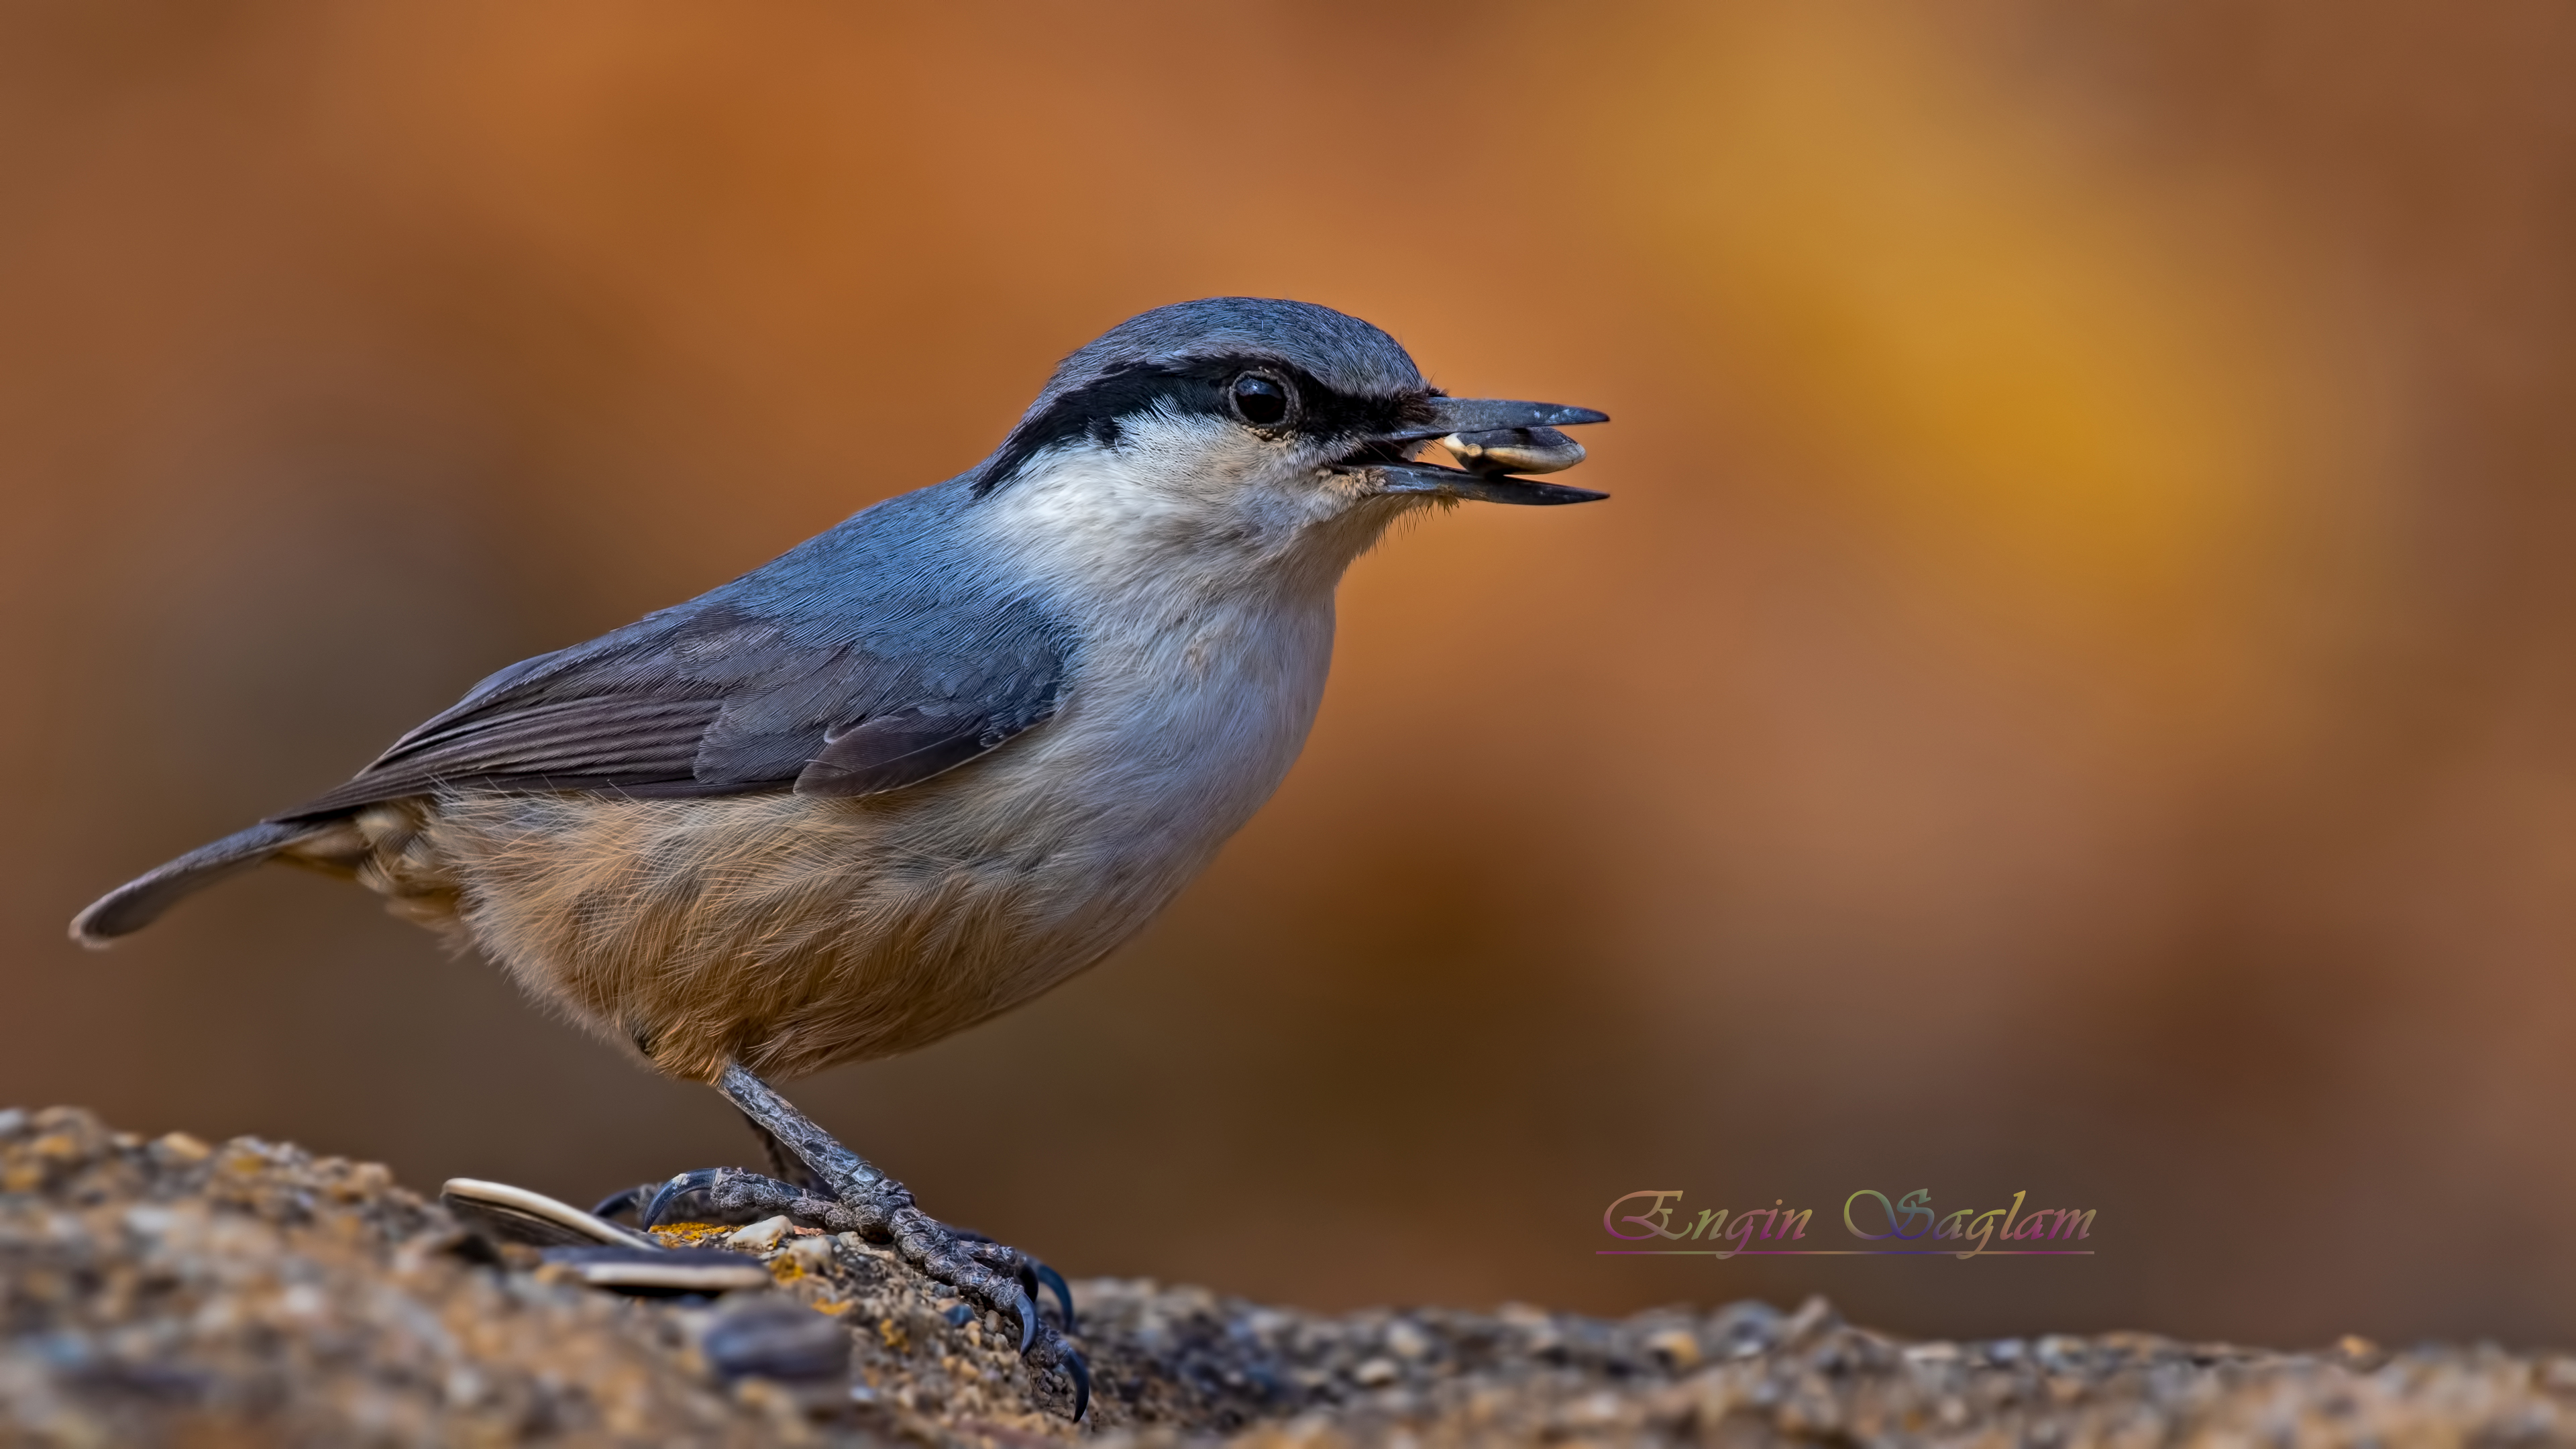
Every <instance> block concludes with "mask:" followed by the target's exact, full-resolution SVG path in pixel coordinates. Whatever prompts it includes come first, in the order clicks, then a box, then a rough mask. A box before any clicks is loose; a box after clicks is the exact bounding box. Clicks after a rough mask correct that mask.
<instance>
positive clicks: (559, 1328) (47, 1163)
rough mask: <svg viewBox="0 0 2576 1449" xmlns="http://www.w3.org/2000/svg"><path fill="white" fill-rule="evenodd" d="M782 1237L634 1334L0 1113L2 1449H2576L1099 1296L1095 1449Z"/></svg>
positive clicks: (1817, 1329) (235, 1173) (248, 1147)
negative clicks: (1058, 1445)
mask: <svg viewBox="0 0 2576 1449" xmlns="http://www.w3.org/2000/svg"><path fill="white" fill-rule="evenodd" d="M779 1227H780V1225H778V1224H775V1223H773V1224H770V1225H768V1227H767V1230H766V1231H762V1230H759V1229H754V1230H753V1231H751V1232H749V1233H747V1234H745V1236H746V1237H747V1238H749V1239H750V1240H752V1242H753V1243H755V1244H762V1245H761V1246H745V1247H741V1248H736V1249H734V1251H738V1252H742V1253H745V1254H747V1255H749V1256H751V1257H753V1258H755V1259H757V1260H759V1261H760V1262H762V1263H763V1264H765V1266H766V1267H767V1269H768V1271H769V1275H770V1278H771V1281H772V1284H773V1286H772V1287H770V1288H768V1289H764V1290H756V1291H744V1292H734V1293H727V1294H725V1295H723V1296H722V1297H720V1298H716V1299H713V1300H707V1299H701V1298H666V1299H641V1298H629V1297H623V1296H619V1295H617V1294H612V1293H606V1292H602V1291H599V1290H597V1289H592V1288H586V1287H583V1286H581V1285H580V1284H579V1282H577V1281H576V1275H575V1271H574V1269H573V1268H572V1266H571V1265H569V1264H568V1263H565V1262H562V1261H548V1260H547V1259H546V1258H544V1257H543V1256H542V1255H541V1254H540V1253H538V1252H537V1251H536V1250H534V1249H530V1248H526V1247H520V1246H516V1245H495V1244H492V1243H490V1242H488V1241H486V1240H485V1239H483V1238H481V1237H478V1236H476V1235H475V1234H473V1233H471V1232H468V1231H466V1230H465V1229H464V1228H463V1227H462V1226H460V1225H459V1224H458V1223H457V1222H456V1221H455V1220H454V1219H453V1218H451V1217H450V1216H449V1215H448V1214H447V1213H446V1212H445V1211H444V1210H442V1209H441V1208H440V1207H438V1206H437V1205H436V1204H435V1203H434V1202H430V1201H426V1200H424V1199H423V1198H422V1197H421V1196H420V1195H418V1194H416V1193H413V1192H410V1191H408V1190H406V1189H404V1188H402V1187H401V1186H399V1185H397V1184H396V1183H395V1182H394V1180H393V1176H392V1174H391V1173H390V1172H388V1171H387V1170H386V1169H385V1168H383V1167H381V1166H378V1165H376V1164H374V1163H355V1162H347V1161H343V1160H341V1159H338V1158H317V1157H313V1156H310V1155H308V1154H306V1153H304V1152H303V1151H301V1150H299V1149H296V1148H293V1147H288V1146H282V1145H278V1144H273V1143H267V1142H262V1141H259V1140H257V1139H253V1138H237V1139H235V1140H233V1141H231V1142H226V1143H223V1144H220V1145H209V1144H207V1143H203V1142H199V1141H196V1140H195V1139H192V1138H189V1137H186V1136H184V1135H182V1134H177V1133H173V1134H171V1135H169V1136H165V1137H161V1138H158V1139H153V1140H148V1141H147V1140H145V1139H143V1138H140V1137H136V1136H133V1135H131V1134H125V1133H117V1132H112V1131H110V1130H109V1129H108V1128H106V1127H105V1126H103V1125H101V1124H100V1123H99V1122H98V1121H97V1120H96V1119H95V1118H93V1117H91V1116H89V1115H88V1114H86V1113H83V1112H79V1111H76V1110H71V1109H65V1108H54V1109H49V1110H46V1111H41V1112H25V1111H18V1110H0V1444H15V1443H28V1444H71V1445H90V1444H97V1445H111V1444H114V1445H123V1444H171V1443H176V1444H190V1445H198V1444H203V1445H243V1444H272V1443H288V1444H306V1443H309V1444H330V1445H341V1444H373V1443H388V1444H507V1443H516V1442H521V1441H548V1442H565V1443H630V1442H631V1443H652V1444H745V1445H749V1444H770V1443H783V1444H793V1443H816V1444H843V1443H876V1442H886V1441H901V1442H907V1443H914V1444H935V1445H945V1444H1022V1445H1025V1444H1033V1443H1041V1442H1044V1441H1051V1440H1066V1439H1074V1438H1097V1439H1104V1440H1112V1441H1118V1442H1134V1443H1181V1442H1192V1443H1195V1442H1207V1441H1218V1440H1230V1441H1234V1442H1239V1443H1246V1444H1316V1445H1326V1444H1332V1445H1338V1444H1354V1445H1358V1444H1390V1445H1393V1444H1408V1445H1417V1446H1431V1445H1445V1444H1467V1443H1487V1442H1514V1443H1518V1442H1540V1441H1545V1442H1551V1443H1603V1444H1611V1443H1723V1444H1746V1445H1751V1444H1763V1443H1775V1442H1788V1441H1796V1442H1820V1443H1821V1442H1832V1443H1836V1444H1891V1445H1896V1444H1925V1445H1931V1444H1978V1445H1988V1444H1997V1445H2000V1444H2008V1443H2009V1444H2019V1443H2033V1444H2047V1445H2073V1444H2092V1443H2113V1444H2120V1445H2139V1446H2144V1445H2150V1444H2163V1443H2181V1442H2186V1441H2190V1442H2205V1443H2212V1444H2221V1443H2223V1444H2228V1445H2256V1444H2281V1445H2310V1444H2319V1445H2322V1444H2340V1443H2374V1444H2390V1445H2397V1444H2414V1443H2423V1444H2446V1445H2447V1444H2460V1443H2467V1442H2478V1443H2508V1442H2558V1441H2570V1442H2576V1357H2568V1356H2563V1355H2558V1354H2537V1355H2520V1354H2508V1353H2504V1352H2502V1351H2500V1350H2496V1349H2491V1348H2472V1349H2441V1348H2428V1349H2421V1350H2415V1351H2411V1352H2406V1353H2400V1354H2388V1353H2383V1352H2381V1351H2379V1350H2377V1349H2375V1348H2373V1347H2371V1346H2370V1345H2368V1344H2365V1343H2362V1342H2360V1341H2359V1340H2346V1341H2345V1342H2344V1343H2343V1344H2342V1345H2339V1346H2338V1347H2336V1348H2334V1349H2331V1350H2327V1351H2324V1352H2320V1353H2310V1354H2295V1353H2273V1352H2267V1351H2263V1350H2256V1349H2245V1348H2236V1347H2230V1346H2226V1345H2213V1344H2184V1343H2176V1342H2172V1341H2170V1340H2166V1339H2160V1338H2155V1337H2151V1336H2148V1335H2143V1334H2116V1335H2109V1336H2105V1337H2099V1338H2072V1337H2047V1338H2039V1339H2031V1340H2020V1339H2009V1340H2002V1341H1997V1342H1990V1343H1920V1342H1905V1341H1900V1340H1897V1339H1893V1338H1889V1337H1887V1336H1885V1335H1882V1334H1876V1333H1872V1332H1870V1331H1868V1330H1866V1329H1860V1328H1854V1327H1852V1326H1850V1325H1848V1324H1845V1323H1843V1322H1842V1321H1841V1319H1840V1318H1839V1317H1837V1316H1836V1315H1835V1313H1834V1312H1833V1310H1832V1309H1831V1308H1830V1307H1828V1306H1827V1305H1826V1304H1825V1303H1824V1302H1823V1301H1822V1300H1814V1301H1810V1302H1809V1303H1808V1304H1806V1305H1805V1306H1804V1307H1802V1308H1799V1309H1797V1310H1796V1311H1795V1312H1790V1313H1783V1312H1780V1311H1778V1310H1776V1309H1774V1308H1771V1307H1769V1306H1767V1305H1764V1304H1760V1303H1737V1304H1731V1305H1728V1306H1726V1307H1723V1308H1719V1309H1716V1310H1714V1311H1711V1312H1707V1313H1695V1312H1689V1311H1682V1310H1672V1311H1666V1312H1657V1313H1648V1314H1641V1315H1639V1316H1637V1317H1635V1318H1631V1319H1627V1320H1624V1321H1621V1322H1605V1321H1602V1320H1598V1319H1587V1318H1580V1317H1575V1316H1573V1315H1569V1314H1552V1313H1547V1312H1543V1311H1541V1310H1538V1309H1534V1308H1518V1307H1508V1308H1504V1309H1502V1310H1499V1311H1497V1312H1493V1313H1465V1312H1456V1311H1452V1310H1446V1309H1419V1310H1408V1311H1403V1312H1389V1311H1375V1312H1368V1313H1358V1314H1351V1315H1348V1316H1343V1317H1320V1316H1316V1315H1311V1314H1305V1313H1297V1312H1291V1311H1287V1310H1282V1309H1275V1308H1265V1307H1262V1306H1260V1305H1257V1304H1252V1303H1246V1302H1242V1301H1240V1300H1236V1299H1229V1298H1223V1297H1219V1296H1217V1295H1215V1294H1212V1293H1208V1292H1205V1291H1203V1290H1198V1289H1191V1288H1166V1287H1158V1286H1157V1285H1154V1284H1152V1283H1147V1282H1142V1281H1119V1280H1110V1279H1103V1280H1097V1281H1093V1282H1089V1283H1083V1284H1078V1285H1076V1287H1075V1294H1076V1301H1077V1304H1078V1306H1079V1308H1080V1311H1081V1314H1082V1324H1081V1333H1080V1334H1079V1335H1078V1336H1077V1339H1076V1341H1077V1342H1078V1343H1079V1344H1080V1345H1081V1346H1082V1348H1083V1349H1084V1351H1085V1352H1086V1353H1087V1354H1088V1355H1089V1356H1090V1359H1091V1363H1092V1366H1093V1371H1094V1376H1095V1380H1096V1393H1095V1396H1094V1399H1093V1403H1092V1409H1091V1413H1090V1415H1089V1417H1088V1418H1087V1419H1086V1420H1085V1422H1084V1423H1083V1424H1081V1425H1079V1426H1076V1425H1073V1424H1071V1423H1068V1422H1067V1421H1066V1420H1065V1419H1063V1418H1062V1417H1061V1416H1060V1414H1058V1413H1053V1412H1049V1403H1048V1402H1041V1401H1039V1400H1038V1399H1035V1398H1033V1397H1032V1392H1033V1391H1032V1388H1031V1386H1030V1384H1029V1381H1028V1378H1027V1376H1026V1375H1025V1374H1024V1373H1022V1371H1021V1369H1020V1365H1019V1362H1018V1359H1017V1357H1016V1356H1015V1355H1014V1354H1013V1353H1012V1352H1011V1348H1010V1346H1011V1344H1012V1343H1013V1342H1014V1341H1015V1335H1014V1334H1013V1333H1012V1331H1011V1327H1010V1325H1008V1324H1005V1323H1002V1322H999V1321H995V1320H991V1319H986V1318H979V1317H978V1316H977V1315H976V1314H974V1313H973V1312H972V1311H971V1310H969V1309H967V1308H966V1307H965V1306H964V1305H962V1304H959V1303H957V1302H956V1301H955V1300H954V1298H953V1297H951V1296H950V1295H949V1294H947V1293H946V1292H945V1291H944V1290H942V1289H940V1288H939V1287H938V1286H937V1285H935V1284H931V1283H929V1282H927V1281H926V1280H924V1279H922V1278H920V1277H919V1276H918V1275H917V1274H914V1273H913V1272H912V1271H911V1270H909V1269H908V1268H906V1267H905V1266H904V1265H903V1264H901V1263H900V1262H899V1261H897V1260H896V1259H895V1258H894V1257H893V1256H892V1255H891V1254H889V1253H888V1252H886V1251H884V1250H882V1249H880V1248H877V1247H874V1246H871V1245H869V1244H867V1243H864V1242H861V1241H859V1240H858V1239H857V1238H856V1237H855V1236H853V1235H848V1234H844V1235H841V1236H839V1237H826V1236H823V1235H821V1234H817V1233H806V1232H796V1231H788V1232H781V1231H779ZM735 1231H736V1229H735V1227H734V1226H733V1225H710V1224H698V1225H682V1226H679V1227H677V1228H675V1229H673V1230H670V1231H668V1232H666V1233H665V1234H663V1237H664V1238H665V1240H666V1241H668V1242H671V1243H672V1244H674V1245H675V1246H677V1245H689V1246H698V1247H722V1246H725V1245H726V1244H727V1241H728V1239H729V1238H730V1237H731V1236H732V1235H733V1234H734V1233H735Z"/></svg>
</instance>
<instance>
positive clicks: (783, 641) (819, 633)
mask: <svg viewBox="0 0 2576 1449" xmlns="http://www.w3.org/2000/svg"><path fill="white" fill-rule="evenodd" d="M757 579H758V576H754V578H753V579H752V580H745V581H743V582H744V583H753V582H755V581H756V580H757ZM773 582H774V581H773ZM952 592H953V593H955V594H957V595H959V596H958V597H950V598H941V597H939V596H937V595H935V594H930V595H924V596H920V597H911V598H903V599H889V598H887V597H884V596H883V593H882V591H878V594H877V596H876V597H873V598H872V597H870V596H869V595H868V594H867V593H864V592H863V593H860V594H858V595H857V596H856V597H855V598H848V597H844V598H842V599H840V601H839V602H838V603H836V604H835V605H832V606H830V607H825V606H822V605H818V604H817V603H816V597H815V594H814V593H813V592H812V591H809V590H806V589H803V588H790V589H786V590H783V591H782V590H780V589H777V588H774V587H772V588H765V589H764V588H743V587H739V586H737V587H730V588H728V589H721V590H718V591H716V592H715V593H712V594H709V595H706V596H705V597H703V598H701V599H699V600H697V601H695V602H693V603H690V604H685V605H682V606H681V607H679V608H677V609H672V610H666V611H664V612H663V613H661V614H656V615H653V616H651V617H649V618H647V619H645V620H643V621H641V622H639V623H637V624H633V625H630V626H628V627H627V628H625V629H621V630H618V631H617V632H615V633H613V634H608V635H605V636H602V637H601V638H599V639H596V640H593V641H592V642H591V643H589V644H584V645H579V646H576V647H574V648H572V649H567V650H564V651H562V652H561V653H557V654H549V655H544V656H541V657H539V658H536V659H531V660H528V661H526V662H524V663H521V664H517V665H514V666H512V667H511V668H509V669H505V670H503V671H501V672H500V673H499V674H496V675H494V676H492V677H491V678H490V679H487V680H485V681H484V682H483V683H481V684H479V685H477V686H475V688H474V689H473V691H472V692H470V693H468V694H467V695H466V697H465V698H464V699H462V700H460V701H458V702H457V704H456V705H455V707H453V708H451V709H449V710H448V711H447V712H446V713H444V714H441V715H439V716H438V717H437V718H435V719H432V720H430V721H429V722H428V723H427V724H424V725H422V726H421V727H420V728H418V729H416V730H413V731H412V732H411V733H410V734H407V735H405V736H403V737H402V738H401V739H400V740H398V741H396V742H395V743H394V746H393V748H392V749H390V750H387V751H386V752H385V753H384V755H383V756H382V757H381V758H379V759H378V760H376V761H375V763H373V764H371V765H369V766H367V767H366V768H365V769H364V770H362V771H360V772H359V773H358V775H357V777H356V778H354V779H352V780H351V781H349V783H348V784H346V785H343V786H341V787H340V788H338V789H336V790H333V791H331V792H330V793H329V794H326V795H323V796H321V797H320V798H318V799H315V800H312V801H309V802H307V803H306V804H304V805H302V806H300V807H298V808H297V809H295V810H293V811H290V812H288V813H287V814H284V815H280V816H276V817H274V818H275V819H276V820H279V821H286V822H293V821H303V820H312V819H317V818H321V817H324V816H330V815H336V814H342V813H345V812H347V811H349V810H351V809H354V808H356V807H358V806H361V805H368V804H373V803H375V802H377V801H382V800H393V799H399V798H401V797H403V796H406V795H419V794H425V793H428V792H430V791H432V790H437V789H441V788H454V787H478V788H487V789H529V790H597V791H604V792H616V793H621V794H625V795H630V796H642V797H654V796H664V797H668V796H704V795H735V794H748V793H752V792H756V791H764V790H780V789H788V788H793V789H795V790H796V791H797V792H798V793H800V794H807V795H842V796H851V795H870V794H876V793H879V792H882V791H887V790H895V789H901V788H902V787H904V786H906V785H911V784H915V783H917V782H919V781H922V780H926V779H928V778H930V777H931V776H933V775H936V774H939V773H941V772H942V771H945V770H948V769H952V768H954V767H956V766H958V765H961V764H963V763H965V762H966V761H968V760H970V759H973V758H974V757H975V756H977V755H980V754H982V753H983V752H984V751H986V750H989V749H992V748H994V747H995V746H997V745H999V744H1001V743H1002V742H1003V741H1005V740H1007V739H1010V738H1011V737H1012V736H1014V735H1016V734H1018V733H1020V732H1021V731H1023V730H1026V729H1028V728H1029V727H1030V726H1032V725H1035V724H1038V723H1039V722H1041V721H1043V720H1045V719H1047V718H1048V717H1050V716H1051V715H1053V714H1054V713H1055V707H1056V698H1057V694H1058V692H1059V691H1060V690H1061V688H1062V685H1063V681H1064V675H1065V665H1066V658H1067V656H1068V653H1069V644H1068V635H1067V633H1066V631H1064V630H1063V629H1061V628H1059V627H1058V626H1057V625H1056V623H1055V621H1054V620H1053V619H1051V618H1050V617H1049V616H1048V614H1047V613H1046V611H1045V610H1043V609H1042V608H1041V607H1040V606H1038V605H1037V604H1035V603H1034V602H1031V601H1030V600H1027V599H1025V598H1011V597H1001V598H998V599H996V598H995V596H994V594H995V591H993V590H990V589H984V590H976V589H972V588H968V589H959V590H953V591H952Z"/></svg>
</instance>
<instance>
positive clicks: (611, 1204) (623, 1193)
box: [590, 1187, 644, 1218]
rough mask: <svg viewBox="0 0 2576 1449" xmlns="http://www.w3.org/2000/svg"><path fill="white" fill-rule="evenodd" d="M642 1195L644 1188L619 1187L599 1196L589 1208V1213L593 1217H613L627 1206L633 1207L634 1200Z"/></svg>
mask: <svg viewBox="0 0 2576 1449" xmlns="http://www.w3.org/2000/svg"><path fill="white" fill-rule="evenodd" d="M643 1195H644V1189H643V1188H641V1187H621V1188H619V1189H618V1190H617V1191H615V1192H612V1193H610V1194H609V1195H608V1196H606V1197H604V1198H601V1199H600V1200H599V1201H598V1203H597V1204H596V1205H594V1206H593V1207H592V1208H591V1210H590V1215H591V1216H592V1217H595V1218H613V1217H615V1216H617V1215H618V1214H619V1213H622V1212H624V1211H626V1210H627V1209H628V1208H631V1207H634V1206H635V1205H636V1204H635V1200H636V1199H637V1198H640V1197H642V1196H643Z"/></svg>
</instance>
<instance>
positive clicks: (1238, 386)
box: [1232, 372, 1288, 428]
mask: <svg viewBox="0 0 2576 1449" xmlns="http://www.w3.org/2000/svg"><path fill="white" fill-rule="evenodd" d="M1232 396H1233V398H1234V411H1235V414H1236V416H1238V417H1241V418H1242V419H1243V420H1244V421H1245V422H1247V423H1250V424H1252V425H1253V426H1254V427H1256V428H1275V427H1277V426H1279V425H1280V424H1281V423H1283V422H1286V421H1287V420H1288V385H1287V384H1286V383H1283V382H1281V381H1280V380H1279V379H1277V378H1275V377H1264V376H1262V375H1261V374H1260V373H1257V372H1247V373H1244V374H1242V375H1241V376H1239V377H1237V378H1235V380H1234V387H1233V388H1232Z"/></svg>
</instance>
